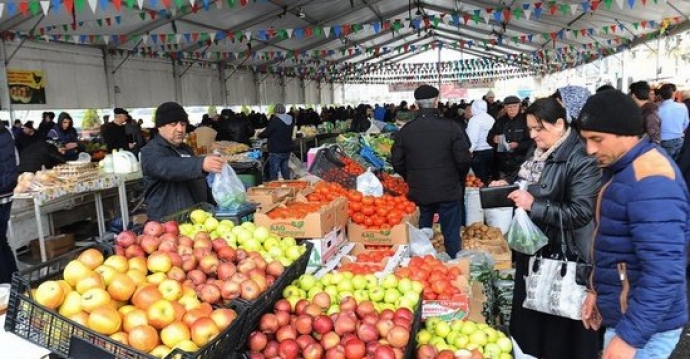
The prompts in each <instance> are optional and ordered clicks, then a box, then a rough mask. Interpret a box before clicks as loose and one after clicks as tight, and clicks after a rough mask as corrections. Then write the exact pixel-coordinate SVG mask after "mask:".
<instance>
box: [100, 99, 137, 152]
mask: <svg viewBox="0 0 690 359" xmlns="http://www.w3.org/2000/svg"><path fill="white" fill-rule="evenodd" d="M113 112H114V113H115V118H114V119H113V120H112V121H110V122H108V123H106V124H105V125H103V126H102V127H101V136H102V137H103V140H104V141H105V145H106V146H107V148H108V153H110V152H113V150H127V151H129V150H131V149H132V148H134V146H135V145H136V143H135V142H134V140H132V141H128V140H127V132H126V130H125V123H126V122H127V117H128V116H129V113H128V112H127V111H126V110H125V109H123V108H119V107H118V108H116V109H114V110H113Z"/></svg>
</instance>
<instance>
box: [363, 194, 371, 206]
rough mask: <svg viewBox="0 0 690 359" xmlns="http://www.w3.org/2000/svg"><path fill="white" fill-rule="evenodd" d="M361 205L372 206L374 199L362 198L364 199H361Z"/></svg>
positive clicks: (369, 197)
mask: <svg viewBox="0 0 690 359" xmlns="http://www.w3.org/2000/svg"><path fill="white" fill-rule="evenodd" d="M362 203H364V204H365V205H369V206H371V205H373V204H374V197H372V196H364V197H362Z"/></svg>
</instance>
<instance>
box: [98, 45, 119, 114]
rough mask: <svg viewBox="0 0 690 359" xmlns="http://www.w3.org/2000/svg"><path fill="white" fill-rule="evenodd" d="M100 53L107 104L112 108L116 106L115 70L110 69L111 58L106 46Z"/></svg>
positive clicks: (111, 66) (111, 64) (111, 65)
mask: <svg viewBox="0 0 690 359" xmlns="http://www.w3.org/2000/svg"><path fill="white" fill-rule="evenodd" d="M101 53H102V54H103V67H104V70H105V86H106V88H107V89H108V104H109V105H110V107H113V108H114V107H117V100H116V98H115V96H116V93H115V76H114V74H115V71H111V69H112V68H113V60H112V59H111V58H110V56H108V48H107V47H106V46H103V47H102V48H101Z"/></svg>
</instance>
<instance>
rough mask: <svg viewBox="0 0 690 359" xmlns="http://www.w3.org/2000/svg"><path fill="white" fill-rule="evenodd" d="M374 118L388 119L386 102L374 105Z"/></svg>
mask: <svg viewBox="0 0 690 359" xmlns="http://www.w3.org/2000/svg"><path fill="white" fill-rule="evenodd" d="M374 119H375V120H376V121H381V122H383V121H384V120H385V119H386V104H385V103H384V104H383V106H379V104H376V105H374Z"/></svg>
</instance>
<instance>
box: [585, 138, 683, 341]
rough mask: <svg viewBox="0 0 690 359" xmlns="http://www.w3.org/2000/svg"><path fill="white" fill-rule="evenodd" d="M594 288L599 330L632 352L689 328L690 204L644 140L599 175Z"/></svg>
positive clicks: (668, 166)
mask: <svg viewBox="0 0 690 359" xmlns="http://www.w3.org/2000/svg"><path fill="white" fill-rule="evenodd" d="M604 182H605V185H604V186H603V187H602V190H601V191H600V193H599V198H598V201H597V209H596V216H597V224H598V229H597V233H596V238H595V240H594V244H593V256H594V271H593V275H592V283H590V284H592V285H593V286H594V290H595V291H596V293H597V307H598V309H599V312H600V313H601V316H602V318H603V325H604V326H605V327H607V328H615V330H616V335H618V336H619V337H620V338H621V339H623V340H624V341H625V342H626V343H628V344H629V345H632V346H633V347H635V348H642V347H644V346H645V344H646V343H647V341H649V339H650V337H651V336H652V335H654V334H656V333H659V332H664V331H668V330H672V329H677V328H681V327H683V326H684V325H685V323H686V322H687V321H688V305H687V298H686V297H687V295H686V290H687V287H686V279H685V267H686V261H687V259H686V247H687V243H688V239H690V205H689V202H690V196H689V195H688V189H687V186H686V185H685V181H684V180H683V176H682V175H681V173H680V171H679V170H678V167H676V165H675V164H674V163H673V161H672V160H670V159H669V158H668V157H667V156H666V154H665V153H663V151H661V150H660V149H659V148H658V147H656V145H655V144H654V143H652V142H651V141H650V140H649V138H647V137H644V138H643V139H641V140H640V142H639V143H638V144H637V145H635V147H633V148H632V149H631V150H630V151H628V153H626V154H625V155H623V157H621V158H620V159H619V160H618V161H616V162H615V163H613V164H612V165H611V166H609V168H608V169H607V171H606V172H605V174H604Z"/></svg>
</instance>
